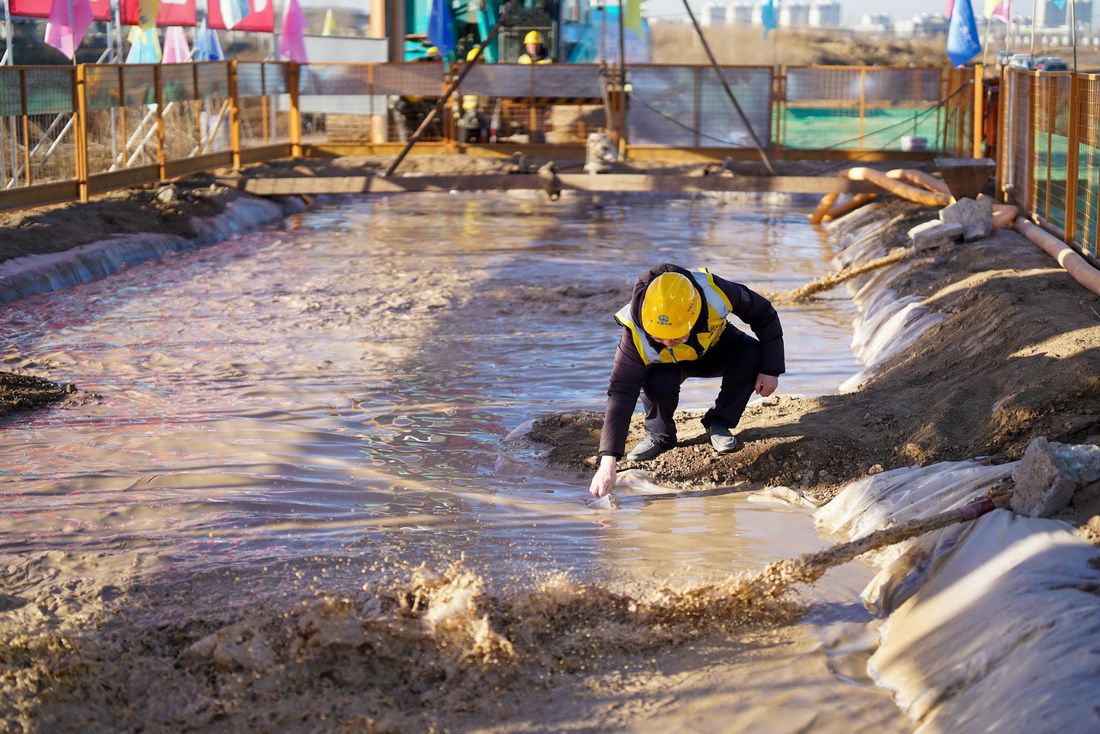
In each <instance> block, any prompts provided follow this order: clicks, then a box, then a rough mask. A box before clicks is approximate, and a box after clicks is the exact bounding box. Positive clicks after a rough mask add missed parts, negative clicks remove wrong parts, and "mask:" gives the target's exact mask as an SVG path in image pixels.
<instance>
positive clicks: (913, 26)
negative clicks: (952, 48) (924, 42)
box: [894, 13, 951, 38]
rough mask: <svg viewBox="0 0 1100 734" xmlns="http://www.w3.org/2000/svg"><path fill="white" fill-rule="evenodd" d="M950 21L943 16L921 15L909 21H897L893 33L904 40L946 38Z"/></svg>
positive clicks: (938, 14) (937, 14)
mask: <svg viewBox="0 0 1100 734" xmlns="http://www.w3.org/2000/svg"><path fill="white" fill-rule="evenodd" d="M950 25H951V21H950V20H949V19H948V18H947V16H945V15H941V14H940V13H936V14H934V15H932V14H929V13H921V14H920V15H914V16H913V17H912V18H910V19H909V20H899V21H898V22H897V23H895V24H894V32H895V33H896V34H897V35H898V36H902V37H905V38H932V37H935V36H946V35H947V29H948V27H949V26H950Z"/></svg>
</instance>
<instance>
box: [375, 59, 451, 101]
mask: <svg viewBox="0 0 1100 734" xmlns="http://www.w3.org/2000/svg"><path fill="white" fill-rule="evenodd" d="M442 89H443V64H442V63H436V62H429V61H424V62H420V63H411V64H375V65H374V89H373V90H372V92H373V93H374V94H412V95H418V96H426V97H439V96H440V94H441V92H442Z"/></svg>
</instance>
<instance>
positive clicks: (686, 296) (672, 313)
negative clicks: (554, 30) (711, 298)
mask: <svg viewBox="0 0 1100 734" xmlns="http://www.w3.org/2000/svg"><path fill="white" fill-rule="evenodd" d="M702 307H703V299H702V297H700V295H699V291H698V290H696V289H695V284H694V283H692V282H691V279H690V278H688V277H687V276H684V275H681V274H680V273H662V274H661V275H658V276H657V277H656V278H654V279H653V281H652V282H651V283H650V284H649V287H647V288H646V289H645V297H644V298H642V328H643V329H645V332H646V333H647V334H649V335H650V336H652V337H653V338H655V339H679V338H681V337H684V336H687V335H688V334H689V333H691V327H692V326H694V325H695V321H696V319H698V318H699V311H700V310H701V309H702Z"/></svg>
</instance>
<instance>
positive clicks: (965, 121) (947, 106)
mask: <svg viewBox="0 0 1100 734" xmlns="http://www.w3.org/2000/svg"><path fill="white" fill-rule="evenodd" d="M972 83H973V75H972V74H971V73H970V72H968V71H966V70H962V69H950V70H948V73H947V88H946V94H945V97H944V101H943V110H944V114H943V128H942V132H943V134H942V138H943V142H942V145H941V147H940V149H941V150H943V151H944V152H945V153H946V154H948V155H950V156H953V157H969V155H970V153H971V151H972V150H973V147H972V145H973V139H974V137H973V135H974V129H973V124H972V117H971V114H972V113H973V107H974V105H973V97H974V94H973V90H974V88H973V86H972Z"/></svg>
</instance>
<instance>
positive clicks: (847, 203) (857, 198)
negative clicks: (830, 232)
mask: <svg viewBox="0 0 1100 734" xmlns="http://www.w3.org/2000/svg"><path fill="white" fill-rule="evenodd" d="M876 196H878V194H853V195H852V196H850V197H848V198H847V199H845V200H844V201H842V202H840V203H838V204H834V205H833V206H832V207H831V208H830V209H829V211H827V212H826V213H825V216H823V217H822V218H821V221H823V222H829V221H832V220H833V219H836V218H837V217H839V216H841V215H844V214H847V213H848V212H850V211H852V210H853V209H859V208H860V207H861V206H863V205H864V204H866V203H867V202H869V201H871V200H872V199H874V198H875V197H876Z"/></svg>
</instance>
